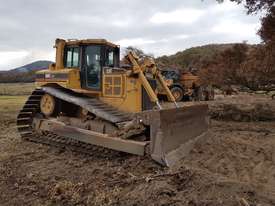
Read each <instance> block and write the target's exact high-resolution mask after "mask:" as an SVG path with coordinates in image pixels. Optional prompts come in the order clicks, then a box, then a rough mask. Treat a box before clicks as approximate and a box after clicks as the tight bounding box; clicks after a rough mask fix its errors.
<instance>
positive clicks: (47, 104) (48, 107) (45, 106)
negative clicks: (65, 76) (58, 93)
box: [40, 94, 56, 117]
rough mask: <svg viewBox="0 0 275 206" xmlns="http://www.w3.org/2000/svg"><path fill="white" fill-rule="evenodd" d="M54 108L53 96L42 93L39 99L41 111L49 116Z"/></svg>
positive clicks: (53, 111)
mask: <svg viewBox="0 0 275 206" xmlns="http://www.w3.org/2000/svg"><path fill="white" fill-rule="evenodd" d="M55 109H56V100H55V98H54V97H53V96H51V95H49V94H44V95H43V96H42V98H41V101H40V110H41V112H42V113H43V114H44V115H45V116H47V117H49V116H52V115H53V114H54V113H55Z"/></svg>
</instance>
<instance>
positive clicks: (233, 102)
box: [208, 95, 275, 122]
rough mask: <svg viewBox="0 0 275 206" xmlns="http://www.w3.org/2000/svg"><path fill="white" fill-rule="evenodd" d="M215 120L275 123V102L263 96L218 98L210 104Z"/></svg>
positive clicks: (211, 113)
mask: <svg viewBox="0 0 275 206" xmlns="http://www.w3.org/2000/svg"><path fill="white" fill-rule="evenodd" d="M208 104H209V106H210V115H211V117H212V118H213V119H219V120H233V121H243V122H248V121H273V120H275V101H274V100H272V99H271V98H269V97H267V96H265V95H262V96H259V97H256V98H255V96H253V95H235V96H228V97H226V98H222V97H221V98H220V99H219V98H218V99H217V101H215V102H209V103H208Z"/></svg>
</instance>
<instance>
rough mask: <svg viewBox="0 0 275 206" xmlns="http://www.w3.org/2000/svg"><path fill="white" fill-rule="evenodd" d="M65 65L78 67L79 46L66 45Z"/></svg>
mask: <svg viewBox="0 0 275 206" xmlns="http://www.w3.org/2000/svg"><path fill="white" fill-rule="evenodd" d="M64 66H65V67H68V68H70V67H79V47H68V48H67V49H66V52H65V64H64Z"/></svg>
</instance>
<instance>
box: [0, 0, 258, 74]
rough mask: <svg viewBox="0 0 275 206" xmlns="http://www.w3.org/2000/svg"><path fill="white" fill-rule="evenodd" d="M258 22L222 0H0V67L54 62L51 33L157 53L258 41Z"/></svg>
mask: <svg viewBox="0 0 275 206" xmlns="http://www.w3.org/2000/svg"><path fill="white" fill-rule="evenodd" d="M1 1H3V2H2V3H1ZM259 27H260V15H253V16H248V15H246V10H245V9H244V7H243V5H237V4H235V3H231V2H229V1H227V0H226V1H225V3H223V4H218V3H217V2H216V1H215V0H97V1H95V0H8V1H6V0H0V70H9V69H13V68H15V67H18V66H22V65H24V64H27V63H30V62H32V61H36V60H52V61H54V58H55V57H54V56H55V51H54V49H53V44H54V41H55V39H56V38H64V39H87V38H105V39H107V40H109V41H112V42H114V43H117V44H120V46H121V48H122V51H123V48H125V47H127V46H135V47H138V48H140V49H142V50H144V51H145V52H147V53H150V54H153V55H154V56H155V57H158V56H161V55H170V54H174V53H176V52H177V51H182V50H184V49H186V48H190V47H193V46H201V45H205V44H212V43H236V42H243V41H247V42H248V43H251V44H254V43H260V41H261V40H260V38H259V37H258V36H257V34H256V33H257V30H258V29H259Z"/></svg>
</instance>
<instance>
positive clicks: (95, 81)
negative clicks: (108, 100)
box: [81, 45, 102, 90]
mask: <svg viewBox="0 0 275 206" xmlns="http://www.w3.org/2000/svg"><path fill="white" fill-rule="evenodd" d="M101 48H102V47H101V46H100V45H89V46H85V47H84V48H83V51H84V52H83V64H82V68H81V71H82V72H81V73H82V75H81V76H82V88H86V89H91V90H100V89H101V83H102V49H101Z"/></svg>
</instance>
